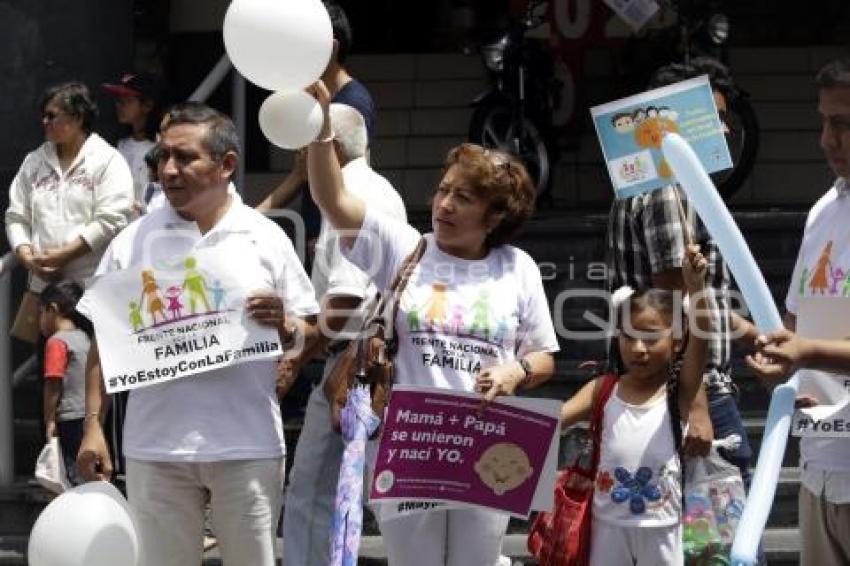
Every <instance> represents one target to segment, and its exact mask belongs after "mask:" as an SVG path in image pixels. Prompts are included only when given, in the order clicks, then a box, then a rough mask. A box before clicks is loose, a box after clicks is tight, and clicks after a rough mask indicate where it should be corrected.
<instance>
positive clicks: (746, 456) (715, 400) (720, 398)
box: [708, 394, 753, 490]
mask: <svg viewBox="0 0 850 566" xmlns="http://www.w3.org/2000/svg"><path fill="white" fill-rule="evenodd" d="M708 413H709V416H710V417H711V425H712V426H713V427H714V438H718V439H719V438H726V437H727V436H729V435H730V434H737V435H739V436H740V437H741V445H740V446H738V448H736V449H735V450H725V449H723V448H721V449H720V450H719V452H720V455H721V456H723V459H724V460H726V461H727V462H730V463H732V464H735V465H736V466H737V467H738V469H740V470H741V477H742V478H743V479H744V486H746V488H747V489H748V490H749V488H750V480H751V479H752V474H751V473H750V460H752V458H753V449H752V448H751V447H750V439H749V438H748V437H747V431H746V429H745V428H744V421H743V420H742V419H741V413H740V412H738V404H737V403H736V401H735V397H734V396H732V395H729V394H726V395H711V396H709V399H708Z"/></svg>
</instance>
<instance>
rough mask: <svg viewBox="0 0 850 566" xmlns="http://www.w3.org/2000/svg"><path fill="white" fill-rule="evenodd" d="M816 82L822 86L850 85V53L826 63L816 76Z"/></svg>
mask: <svg viewBox="0 0 850 566" xmlns="http://www.w3.org/2000/svg"><path fill="white" fill-rule="evenodd" d="M815 84H817V85H818V87H820V88H826V87H833V86H850V55H845V56H844V57H839V58H838V59H835V60H833V61H830V62H829V63H827V64H826V65H824V66H823V67H822V68H821V70H820V71H818V74H817V75H816V76H815Z"/></svg>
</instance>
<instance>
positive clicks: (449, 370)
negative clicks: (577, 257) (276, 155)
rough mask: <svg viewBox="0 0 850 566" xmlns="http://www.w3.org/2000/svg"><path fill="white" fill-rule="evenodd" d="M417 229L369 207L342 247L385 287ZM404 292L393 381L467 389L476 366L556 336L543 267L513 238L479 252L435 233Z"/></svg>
mask: <svg viewBox="0 0 850 566" xmlns="http://www.w3.org/2000/svg"><path fill="white" fill-rule="evenodd" d="M419 239H420V235H419V233H418V232H417V231H416V230H415V229H413V228H412V227H411V226H409V225H407V224H403V223H401V222H398V221H396V220H393V219H392V218H388V217H386V216H383V215H381V214H379V213H375V212H374V211H372V210H367V212H366V218H365V220H364V221H363V226H362V228H361V230H360V233H359V235H358V237H357V240H356V241H355V242H354V244H353V246H352V247H351V248H350V249H348V250H346V252H345V253H346V255H347V256H348V258H349V259H350V260H351V262H352V263H354V265H356V266H358V267H359V268H361V269H362V270H364V271H365V272H366V273H369V274H370V275H371V276H372V279H373V280H374V281H375V284H376V285H377V286H378V288H379V289H387V288H388V287H389V286H390V284H391V283H392V280H393V279H394V278H395V275H396V273H397V272H398V270H399V268H400V267H401V264H402V263H403V262H404V259H405V258H406V257H407V256H408V255H410V253H411V252H413V250H414V248H415V247H416V244H417V242H418V241H419ZM425 239H426V241H427V243H428V247H427V249H426V251H425V254H424V255H423V257H422V259H421V260H420V261H419V263H418V264H417V266H416V268H415V269H414V271H413V273H412V275H411V277H410V280H409V281H408V284H407V287H406V288H405V290H404V293H403V294H402V297H401V301H400V305H399V309H398V316H397V317H396V321H395V322H396V327H395V328H396V331H397V334H398V340H399V342H398V343H399V349H398V354H397V356H396V359H395V368H396V371H395V375H396V380H397V382H398V383H403V384H408V385H420V386H427V387H442V388H446V389H456V390H462V391H471V390H472V388H473V385H474V383H475V375H476V374H477V373H478V371H479V370H481V369H485V368H487V367H491V366H495V365H499V364H503V363H506V362H509V361H511V360H514V359H516V358H517V357H521V356H523V355H525V354H527V353H530V352H541V351H542V352H555V351H557V350H558V342H557V338H556V337H555V330H554V327H553V325H552V318H551V316H550V314H549V306H548V303H547V302H546V295H545V294H544V292H543V282H542V280H541V278H540V271H539V270H538V268H537V265H536V264H535V263H534V261H533V260H532V259H531V258H530V257H529V256H528V254H526V253H525V252H523V251H521V250H519V249H517V248H515V247H513V246H501V247H499V248H496V249H493V250H491V251H490V253H489V254H488V255H487V257H485V258H484V259H481V260H465V259H460V258H457V257H454V256H451V255H448V254H445V253H443V252H442V251H440V250H439V248H438V247H437V245H436V243H435V241H434V237H433V234H427V235H426V236H425Z"/></svg>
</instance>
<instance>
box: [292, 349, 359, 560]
mask: <svg viewBox="0 0 850 566" xmlns="http://www.w3.org/2000/svg"><path fill="white" fill-rule="evenodd" d="M334 361H335V358H331V359H329V360H328V361H327V363H326V364H325V370H324V375H323V378H322V384H324V380H325V378H327V374H328V372H329V371H330V369H331V368H332V367H333V365H334V363H333V362H334ZM344 448H345V446H344V444H343V442H342V437H341V436H340V435H339V434H338V433H336V432H334V430H333V429H332V428H331V419H330V409H329V406H328V400H327V399H326V398H325V394H324V391H323V387H322V385H321V384H320V385H319V386H318V387H316V388H315V389H313V392H312V393H311V394H310V399H309V401H308V402H307V411H306V414H305V415H304V426H303V428H302V429H301V434H300V435H299V437H298V444H297V445H296V447H295V458H294V462H293V464H292V469H291V470H290V471H289V486H288V487H287V488H286V502H285V504H284V506H283V563H284V564H285V565H286V566H326V565H327V564H328V563H330V560H331V556H330V535H331V527H332V525H333V517H334V501H335V499H336V484H337V481H338V479H339V467H340V463H341V461H342V452H343V449H344Z"/></svg>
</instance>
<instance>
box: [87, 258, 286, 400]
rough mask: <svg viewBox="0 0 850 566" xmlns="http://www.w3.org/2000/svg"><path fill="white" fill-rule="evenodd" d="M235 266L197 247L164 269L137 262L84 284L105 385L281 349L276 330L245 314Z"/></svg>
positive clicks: (131, 384) (140, 383) (194, 370)
mask: <svg viewBox="0 0 850 566" xmlns="http://www.w3.org/2000/svg"><path fill="white" fill-rule="evenodd" d="M231 270H232V267H229V266H228V264H227V263H226V262H225V261H223V260H222V259H219V257H217V256H216V255H214V254H212V253H209V252H206V251H205V250H195V251H194V252H192V253H191V255H186V256H185V257H182V258H180V261H179V262H177V264H175V265H173V266H169V267H168V268H167V269H156V268H151V267H134V268H130V269H125V270H121V271H115V272H111V273H107V274H105V275H103V276H101V277H98V278H97V279H96V280H95V281H94V283H93V284H92V286H91V288H90V289H89V291H87V297H86V299H85V300H86V301H87V302H88V306H90V307H91V309H90V312H91V315H92V322H93V324H94V327H95V331H96V336H97V345H98V351H99V354H100V361H101V366H102V371H103V379H104V382H105V384H106V391H107V392H108V393H114V392H116V391H124V390H128V389H136V388H139V387H145V386H148V385H155V384H157V383H162V382H164V381H169V380H172V379H179V378H182V377H186V376H189V375H195V374H200V373H203V372H207V371H210V370H213V369H218V368H222V367H226V366H229V365H234V364H240V363H244V362H248V361H255V360H260V359H267V358H274V357H278V356H280V354H281V344H280V338H279V336H278V334H277V332H276V331H275V330H274V329H272V328H269V327H266V326H261V325H259V324H257V323H256V322H255V321H254V320H252V319H250V318H249V317H248V316H247V313H246V311H245V310H244V305H245V299H246V296H247V294H248V293H249V292H250V291H251V290H249V289H243V288H241V287H240V285H239V284H238V283H237V282H236V281H235V279H234V278H233V277H231V276H230V275H229V273H230V271H231Z"/></svg>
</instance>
